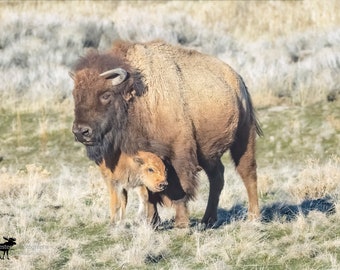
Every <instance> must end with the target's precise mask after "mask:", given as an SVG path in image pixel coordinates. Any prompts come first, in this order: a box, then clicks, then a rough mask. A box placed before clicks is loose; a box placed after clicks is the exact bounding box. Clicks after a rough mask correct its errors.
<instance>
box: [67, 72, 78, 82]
mask: <svg viewBox="0 0 340 270" xmlns="http://www.w3.org/2000/svg"><path fill="white" fill-rule="evenodd" d="M68 75H69V76H70V77H71V79H72V80H75V78H76V75H75V74H74V73H73V72H71V71H69V73H68Z"/></svg>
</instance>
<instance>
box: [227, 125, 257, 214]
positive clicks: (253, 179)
mask: <svg viewBox="0 0 340 270" xmlns="http://www.w3.org/2000/svg"><path fill="white" fill-rule="evenodd" d="M255 137H256V132H255V126H254V127H251V128H250V130H249V132H239V134H238V136H236V138H237V139H236V141H235V142H234V143H233V145H232V147H231V148H230V153H231V156H232V158H233V160H234V163H235V166H236V170H237V172H238V173H239V175H240V176H241V178H242V180H243V183H244V185H245V187H246V189H247V193H248V201H249V207H248V219H250V220H253V219H256V218H258V217H259V216H260V210H259V203H258V195H257V175H256V160H255Z"/></svg>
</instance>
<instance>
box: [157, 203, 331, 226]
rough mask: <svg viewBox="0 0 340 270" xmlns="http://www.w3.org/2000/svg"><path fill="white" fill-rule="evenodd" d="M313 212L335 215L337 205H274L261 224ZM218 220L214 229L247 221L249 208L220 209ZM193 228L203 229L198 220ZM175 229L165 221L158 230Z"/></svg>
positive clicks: (192, 222) (264, 210)
mask: <svg viewBox="0 0 340 270" xmlns="http://www.w3.org/2000/svg"><path fill="white" fill-rule="evenodd" d="M311 211H318V212H321V213H324V214H326V215H331V214H335V203H334V201H333V200H332V199H331V198H330V197H324V198H320V199H306V200H304V201H303V202H302V203H301V204H297V205H294V204H289V203H284V202H280V203H273V204H270V205H266V206H264V207H263V208H262V209H261V222H264V223H268V222H271V221H274V220H281V221H283V222H291V221H294V220H296V218H297V217H298V216H299V215H303V216H307V215H308V214H309V213H310V212H311ZM217 214H218V220H217V222H216V223H215V224H214V226H213V227H212V228H213V229H216V228H219V227H221V226H225V225H228V224H230V223H231V222H234V221H239V220H247V208H246V207H244V205H241V204H236V205H234V206H233V207H232V208H230V209H229V210H225V209H222V208H219V209H218V212H217ZM190 226H191V227H197V228H199V229H204V228H201V224H200V221H199V220H198V219H191V220H190ZM172 228H173V220H165V221H164V222H162V223H161V224H160V226H159V228H158V229H160V230H169V229H172Z"/></svg>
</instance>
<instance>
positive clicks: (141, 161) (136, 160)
mask: <svg viewBox="0 0 340 270" xmlns="http://www.w3.org/2000/svg"><path fill="white" fill-rule="evenodd" d="M133 161H134V162H136V163H137V164H139V165H143V164H144V160H143V159H142V158H141V157H139V156H135V157H134V158H133Z"/></svg>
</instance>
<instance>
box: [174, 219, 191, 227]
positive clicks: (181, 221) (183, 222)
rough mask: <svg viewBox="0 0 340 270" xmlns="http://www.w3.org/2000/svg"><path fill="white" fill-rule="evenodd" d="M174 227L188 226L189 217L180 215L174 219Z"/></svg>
mask: <svg viewBox="0 0 340 270" xmlns="http://www.w3.org/2000/svg"><path fill="white" fill-rule="evenodd" d="M175 227H176V228H179V229H185V228H189V219H188V217H181V218H176V219H175Z"/></svg>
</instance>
